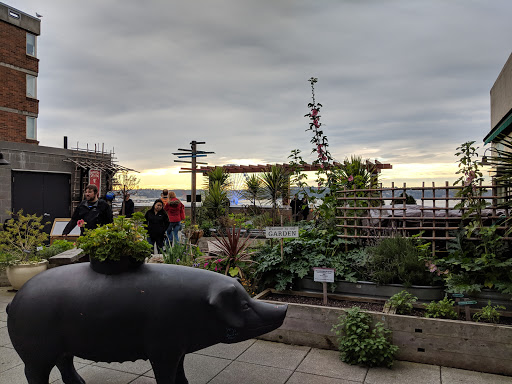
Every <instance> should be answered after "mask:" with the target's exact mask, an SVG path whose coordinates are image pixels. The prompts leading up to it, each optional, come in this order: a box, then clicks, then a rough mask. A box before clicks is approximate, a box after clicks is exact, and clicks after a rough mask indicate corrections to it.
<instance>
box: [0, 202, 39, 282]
mask: <svg viewBox="0 0 512 384" xmlns="http://www.w3.org/2000/svg"><path fill="white" fill-rule="evenodd" d="M9 214H11V215H12V216H13V217H12V218H11V219H9V220H7V222H6V223H5V226H4V229H3V230H2V231H0V268H2V269H3V268H5V269H6V273H7V278H8V279H9V283H10V284H11V285H12V287H13V289H15V290H18V289H20V288H21V287H22V286H23V284H25V282H27V281H28V280H29V279H30V278H32V277H33V276H35V275H37V274H38V273H40V272H43V271H44V270H46V269H47V268H48V260H46V259H44V258H43V257H42V256H41V255H39V254H38V252H37V251H38V247H40V246H41V245H42V244H43V242H44V241H46V240H47V239H48V234H47V233H45V232H43V229H44V226H45V225H46V224H48V223H45V224H42V223H41V221H42V219H43V217H42V216H37V215H35V214H33V215H24V214H23V210H20V211H18V213H16V214H15V215H14V214H13V213H12V212H9Z"/></svg>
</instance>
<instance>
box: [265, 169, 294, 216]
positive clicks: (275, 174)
mask: <svg viewBox="0 0 512 384" xmlns="http://www.w3.org/2000/svg"><path fill="white" fill-rule="evenodd" d="M261 180H262V183H263V190H264V196H265V197H266V198H267V199H268V200H270V202H271V203H272V223H273V224H275V223H276V220H277V200H278V198H279V197H282V196H284V195H286V194H287V193H288V172H287V171H286V169H285V168H284V167H282V166H278V165H273V166H272V167H271V168H270V170H269V171H267V172H263V173H262V175H261Z"/></svg>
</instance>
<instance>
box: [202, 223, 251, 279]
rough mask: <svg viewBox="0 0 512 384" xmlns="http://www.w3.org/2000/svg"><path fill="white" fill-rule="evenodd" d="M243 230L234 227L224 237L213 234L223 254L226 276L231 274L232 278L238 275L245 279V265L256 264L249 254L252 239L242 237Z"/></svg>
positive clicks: (208, 258) (247, 236) (209, 258)
mask: <svg viewBox="0 0 512 384" xmlns="http://www.w3.org/2000/svg"><path fill="white" fill-rule="evenodd" d="M241 230H242V229H241V228H240V227H239V228H238V229H237V228H236V227H235V226H233V227H232V228H230V229H227V230H226V233H225V235H224V236H220V237H219V236H217V235H216V234H213V236H214V237H215V239H216V240H217V242H218V244H217V246H218V248H219V251H220V252H221V253H222V254H223V257H222V261H223V262H224V263H225V274H226V275H227V274H228V273H229V274H230V275H231V276H232V277H235V276H237V275H239V276H240V277H244V275H243V268H242V267H243V265H245V264H250V263H253V262H254V261H253V260H251V255H250V254H249V253H248V252H247V248H248V247H249V245H250V244H251V243H250V242H251V239H250V237H249V235H248V234H247V235H246V236H245V237H242V236H240V233H241ZM203 259H204V260H205V261H208V260H211V259H218V257H217V256H214V257H211V256H208V257H204V258H203Z"/></svg>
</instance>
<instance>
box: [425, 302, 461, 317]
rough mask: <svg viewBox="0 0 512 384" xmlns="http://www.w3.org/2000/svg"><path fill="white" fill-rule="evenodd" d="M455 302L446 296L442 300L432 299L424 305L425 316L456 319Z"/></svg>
mask: <svg viewBox="0 0 512 384" xmlns="http://www.w3.org/2000/svg"><path fill="white" fill-rule="evenodd" d="M454 305H455V302H454V301H453V300H451V299H449V298H448V297H446V296H445V297H444V299H443V300H439V301H437V302H436V301H432V302H431V303H430V304H426V305H425V310H426V313H425V317H433V318H439V319H456V318H457V312H455V309H454Z"/></svg>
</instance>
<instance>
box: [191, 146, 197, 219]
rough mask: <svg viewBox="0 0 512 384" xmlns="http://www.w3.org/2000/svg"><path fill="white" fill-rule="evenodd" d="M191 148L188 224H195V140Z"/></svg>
mask: <svg viewBox="0 0 512 384" xmlns="http://www.w3.org/2000/svg"><path fill="white" fill-rule="evenodd" d="M190 144H191V146H192V147H191V149H192V159H191V160H192V191H191V194H192V196H190V225H192V226H194V225H196V172H197V163H196V161H197V159H196V155H197V142H196V141H195V140H193V141H192V142H191V143H190Z"/></svg>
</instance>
